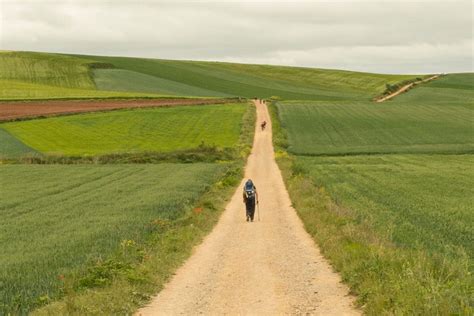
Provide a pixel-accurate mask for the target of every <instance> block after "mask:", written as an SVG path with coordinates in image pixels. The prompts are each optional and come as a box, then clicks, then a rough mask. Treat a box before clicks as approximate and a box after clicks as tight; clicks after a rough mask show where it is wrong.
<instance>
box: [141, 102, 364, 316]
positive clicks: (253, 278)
mask: <svg viewBox="0 0 474 316" xmlns="http://www.w3.org/2000/svg"><path fill="white" fill-rule="evenodd" d="M255 105H256V108H257V122H262V121H263V120H266V121H267V122H268V124H267V128H266V129H265V131H260V129H259V124H257V126H256V130H255V138H254V144H253V150H252V153H251V154H250V156H249V158H248V162H247V166H246V169H245V179H246V178H252V179H253V180H254V182H255V185H256V187H257V190H258V193H259V196H260V215H261V221H260V222H259V221H256V222H253V223H248V222H246V221H245V211H244V204H243V202H242V192H241V188H242V186H243V183H244V181H245V179H243V180H242V183H241V186H239V188H238V189H237V190H236V192H235V194H234V195H233V197H232V199H231V201H230V202H229V204H228V205H227V207H226V209H225V211H224V213H223V215H222V216H221V218H220V220H219V222H218V224H217V225H216V227H215V228H214V230H213V231H212V232H211V233H210V234H209V235H208V236H207V237H206V238H205V239H204V241H203V243H202V244H201V245H200V246H198V247H196V249H195V250H194V253H193V255H192V256H191V258H190V259H189V260H188V261H187V262H186V263H185V264H184V265H183V266H182V267H181V268H180V269H178V271H177V272H176V274H175V276H174V277H173V278H172V280H171V281H170V282H169V283H168V284H167V285H166V286H165V288H164V289H163V290H162V291H161V292H160V293H159V294H158V295H157V296H156V297H155V298H154V299H153V300H152V301H151V302H150V304H149V305H148V306H146V307H144V308H142V309H140V310H139V311H138V312H137V315H143V316H145V315H183V314H184V315H196V314H205V315H215V314H230V315H235V314H240V315H242V314H244V315H281V314H312V315H359V314H360V312H359V311H358V310H357V309H355V308H354V307H353V301H354V298H353V297H352V296H350V295H349V294H348V293H349V290H348V288H347V287H346V286H345V285H343V284H342V283H341V282H340V277H339V275H338V274H337V273H335V272H333V271H332V269H331V267H330V265H329V264H328V262H327V261H326V260H325V259H324V258H323V257H322V255H321V254H320V252H319V250H318V248H317V246H316V245H315V244H314V242H313V240H312V239H311V237H310V236H309V235H308V233H307V232H306V231H305V230H304V228H303V224H302V222H301V220H300V219H299V217H298V216H297V214H296V212H295V210H294V209H293V208H292V207H291V201H290V198H289V196H288V192H287V191H286V188H285V185H284V183H283V179H282V176H281V173H280V170H279V169H278V166H277V164H276V162H275V159H274V153H273V145H272V128H271V127H272V126H271V121H270V117H269V114H268V110H267V107H266V105H265V104H263V103H260V102H255Z"/></svg>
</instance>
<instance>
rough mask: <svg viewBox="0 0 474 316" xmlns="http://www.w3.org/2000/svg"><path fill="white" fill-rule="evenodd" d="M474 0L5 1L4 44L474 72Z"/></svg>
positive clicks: (0, 13)
mask: <svg viewBox="0 0 474 316" xmlns="http://www.w3.org/2000/svg"><path fill="white" fill-rule="evenodd" d="M473 15H474V12H473V3H472V1H471V0H467V1H465V0H463V1H455V0H444V1H436V0H434V1H431V0H430V1H428V0H421V1H409V0H398V1H397V0H392V1H385V0H372V1H366V0H365V1H364V0H333V1H328V0H326V1H318V0H315V1H271V0H267V1H225V0H221V1H160V0H157V1H151V0H135V1H131V0H69V1H68V0H45V1H42V0H0V50H28V51H44V52H64V53H78V54H96V55H114V56H136V57H151V58H165V59H190V60H218V61H232V62H245V63H260V64H280V65H291V66H308V67H318V68H337V69H348V70H359V71H369V72H381V73H440V72H466V71H471V72H472V71H474V70H473V48H474V41H473Z"/></svg>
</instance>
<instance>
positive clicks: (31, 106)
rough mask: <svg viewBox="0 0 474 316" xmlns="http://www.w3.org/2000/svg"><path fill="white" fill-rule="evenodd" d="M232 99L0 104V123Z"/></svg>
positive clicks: (50, 101)
mask: <svg viewBox="0 0 474 316" xmlns="http://www.w3.org/2000/svg"><path fill="white" fill-rule="evenodd" d="M235 101H236V100H235V99H234V100H232V99H135V100H48V101H16V102H8V101H5V102H0V121H10V120H15V119H24V118H34V117H38V116H55V115H65V114H73V113H83V112H97V111H109V110H116V109H125V108H142V107H159V106H174V105H203V104H217V103H226V102H235Z"/></svg>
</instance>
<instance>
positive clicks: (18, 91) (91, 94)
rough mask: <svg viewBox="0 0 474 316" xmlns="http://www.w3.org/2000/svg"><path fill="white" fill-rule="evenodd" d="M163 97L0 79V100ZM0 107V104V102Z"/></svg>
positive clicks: (160, 96) (159, 95) (159, 96)
mask: <svg viewBox="0 0 474 316" xmlns="http://www.w3.org/2000/svg"><path fill="white" fill-rule="evenodd" d="M149 97H155V98H164V97H166V95H162V94H151V93H141V92H118V91H99V90H92V89H73V88H64V87H57V86H48V85H43V84H35V83H28V82H21V81H17V80H0V100H6V101H8V100H24V99H25V100H41V99H104V98H105V99H110V98H149ZM0 109H1V104H0Z"/></svg>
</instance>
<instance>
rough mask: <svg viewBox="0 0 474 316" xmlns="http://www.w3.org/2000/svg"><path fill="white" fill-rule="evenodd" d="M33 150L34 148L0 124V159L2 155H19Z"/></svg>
mask: <svg viewBox="0 0 474 316" xmlns="http://www.w3.org/2000/svg"><path fill="white" fill-rule="evenodd" d="M35 152H36V151H35V150H33V149H32V148H30V147H28V146H26V145H25V144H23V143H22V142H20V141H19V140H18V139H16V138H15V137H13V136H12V135H10V133H8V132H7V131H6V130H4V129H3V128H1V126H0V159H1V158H4V157H20V156H23V155H26V154H32V153H35Z"/></svg>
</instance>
